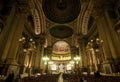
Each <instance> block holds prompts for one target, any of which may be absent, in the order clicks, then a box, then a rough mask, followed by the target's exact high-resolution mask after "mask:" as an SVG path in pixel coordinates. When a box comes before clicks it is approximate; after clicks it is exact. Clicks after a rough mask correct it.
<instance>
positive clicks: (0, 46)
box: [0, 5, 17, 62]
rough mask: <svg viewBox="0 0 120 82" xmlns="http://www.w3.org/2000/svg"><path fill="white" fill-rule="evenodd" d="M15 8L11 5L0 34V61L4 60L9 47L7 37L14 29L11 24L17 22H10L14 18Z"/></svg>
mask: <svg viewBox="0 0 120 82" xmlns="http://www.w3.org/2000/svg"><path fill="white" fill-rule="evenodd" d="M15 9H16V6H15V5H13V6H12V8H11V11H10V14H9V16H8V17H7V19H6V25H5V26H4V29H3V31H2V33H1V34H0V60H1V62H4V60H5V58H6V57H7V53H8V50H9V47H10V41H9V38H11V37H10V36H11V35H10V34H11V33H12V30H13V29H14V28H13V27H12V26H13V25H15V24H16V23H17V21H16V22H15V21H14V22H15V23H14V24H12V22H13V20H14V15H15ZM16 19H17V18H16ZM3 42H4V43H3Z"/></svg>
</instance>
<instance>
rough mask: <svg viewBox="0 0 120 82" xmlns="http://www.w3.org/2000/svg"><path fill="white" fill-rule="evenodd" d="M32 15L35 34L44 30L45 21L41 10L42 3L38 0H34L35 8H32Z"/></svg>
mask: <svg viewBox="0 0 120 82" xmlns="http://www.w3.org/2000/svg"><path fill="white" fill-rule="evenodd" d="M32 15H33V18H34V25H35V34H36V35H39V34H43V33H45V32H46V23H45V17H44V13H43V11H42V4H41V2H40V1H38V0H37V1H36V5H35V8H34V9H32Z"/></svg>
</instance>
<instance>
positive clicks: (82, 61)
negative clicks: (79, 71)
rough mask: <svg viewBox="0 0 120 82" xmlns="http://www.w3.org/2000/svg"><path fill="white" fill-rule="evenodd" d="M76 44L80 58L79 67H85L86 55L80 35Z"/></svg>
mask: <svg viewBox="0 0 120 82" xmlns="http://www.w3.org/2000/svg"><path fill="white" fill-rule="evenodd" d="M78 43H79V49H80V56H81V66H82V67H86V65H87V64H86V61H85V60H86V55H85V39H84V38H83V37H81V35H80V36H79V39H78Z"/></svg>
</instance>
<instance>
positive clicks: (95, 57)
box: [87, 38, 104, 70]
mask: <svg viewBox="0 0 120 82" xmlns="http://www.w3.org/2000/svg"><path fill="white" fill-rule="evenodd" d="M102 45H103V40H100V39H99V38H96V39H93V40H90V41H89V42H88V44H87V48H88V49H89V50H90V51H92V54H91V57H92V63H93V64H94V65H95V68H94V69H95V70H100V67H101V63H102V62H103V61H104V54H103V49H102ZM93 64H92V65H93Z"/></svg>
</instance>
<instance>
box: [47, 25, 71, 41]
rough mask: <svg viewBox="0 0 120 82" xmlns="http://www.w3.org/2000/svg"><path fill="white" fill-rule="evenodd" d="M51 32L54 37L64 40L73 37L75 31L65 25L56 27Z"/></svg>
mask: <svg viewBox="0 0 120 82" xmlns="http://www.w3.org/2000/svg"><path fill="white" fill-rule="evenodd" d="M49 32H50V34H51V35H52V36H53V37H55V38H60V39H63V38H68V37H70V36H72V34H73V29H72V28H70V27H68V26H65V25H56V26H54V27H52V28H51V29H50V30H49Z"/></svg>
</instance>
